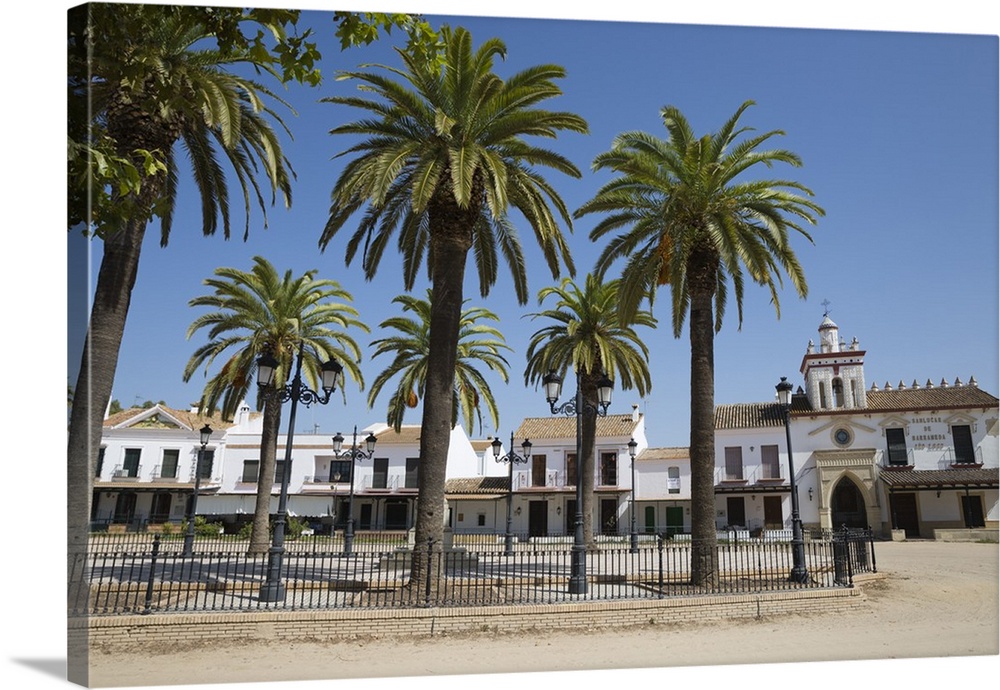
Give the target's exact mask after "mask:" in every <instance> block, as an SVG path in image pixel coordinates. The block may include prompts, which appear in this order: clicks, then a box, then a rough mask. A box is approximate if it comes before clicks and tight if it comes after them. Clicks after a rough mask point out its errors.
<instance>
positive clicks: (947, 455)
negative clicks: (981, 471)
mask: <svg viewBox="0 0 1000 690" xmlns="http://www.w3.org/2000/svg"><path fill="white" fill-rule="evenodd" d="M939 464H940V465H942V467H941V469H949V468H952V467H958V468H961V467H975V466H976V465H982V464H983V449H982V447H981V446H976V447H975V449H973V454H972V457H968V456H963V457H959V456H958V454H957V453H956V452H955V448H954V447H950V448H945V449H944V453H943V454H942V456H941V462H940V463H939Z"/></svg>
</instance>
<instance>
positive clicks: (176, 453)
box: [160, 448, 181, 479]
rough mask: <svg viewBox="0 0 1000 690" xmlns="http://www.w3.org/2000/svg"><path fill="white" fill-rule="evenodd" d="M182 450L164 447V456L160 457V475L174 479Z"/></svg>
mask: <svg viewBox="0 0 1000 690" xmlns="http://www.w3.org/2000/svg"><path fill="white" fill-rule="evenodd" d="M180 457H181V451H180V450H179V449H177V448H164V449H163V457H162V458H161V459H160V476H161V477H166V478H168V479H173V478H174V477H176V476H177V463H178V461H179V460H180Z"/></svg>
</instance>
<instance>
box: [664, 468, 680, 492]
mask: <svg viewBox="0 0 1000 690" xmlns="http://www.w3.org/2000/svg"><path fill="white" fill-rule="evenodd" d="M680 492H681V468H680V467H668V468H667V493H668V494H679V493H680Z"/></svg>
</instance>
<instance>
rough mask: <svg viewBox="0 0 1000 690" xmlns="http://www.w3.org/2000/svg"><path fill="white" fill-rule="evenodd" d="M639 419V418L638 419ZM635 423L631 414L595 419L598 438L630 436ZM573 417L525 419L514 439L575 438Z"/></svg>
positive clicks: (611, 415)
mask: <svg viewBox="0 0 1000 690" xmlns="http://www.w3.org/2000/svg"><path fill="white" fill-rule="evenodd" d="M640 418H641V417H640ZM636 424H637V422H634V421H632V415H631V414H609V415H608V416H606V417H598V418H597V435H598V436H630V435H631V434H632V432H633V431H635V427H636ZM575 437H576V417H575V416H570V417H566V416H555V415H553V416H551V417H526V418H525V419H524V421H522V422H521V425H520V426H519V427H517V431H515V432H514V438H515V439H523V438H527V439H536V438H575Z"/></svg>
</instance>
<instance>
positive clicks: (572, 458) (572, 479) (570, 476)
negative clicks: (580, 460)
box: [566, 453, 576, 486]
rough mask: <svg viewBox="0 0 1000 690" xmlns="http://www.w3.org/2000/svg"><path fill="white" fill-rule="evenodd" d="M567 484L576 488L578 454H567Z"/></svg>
mask: <svg viewBox="0 0 1000 690" xmlns="http://www.w3.org/2000/svg"><path fill="white" fill-rule="evenodd" d="M566 484H567V485H568V486H576V453H566Z"/></svg>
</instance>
